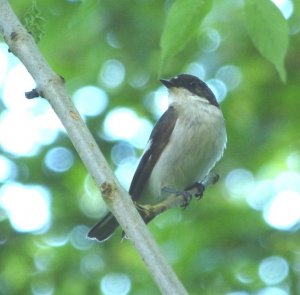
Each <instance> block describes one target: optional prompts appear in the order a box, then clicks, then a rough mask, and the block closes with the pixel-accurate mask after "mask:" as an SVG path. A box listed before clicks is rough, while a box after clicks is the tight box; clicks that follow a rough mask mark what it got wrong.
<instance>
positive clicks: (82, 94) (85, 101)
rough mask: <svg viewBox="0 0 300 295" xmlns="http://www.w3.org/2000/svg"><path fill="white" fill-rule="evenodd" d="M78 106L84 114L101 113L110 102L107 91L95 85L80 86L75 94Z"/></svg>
mask: <svg viewBox="0 0 300 295" xmlns="http://www.w3.org/2000/svg"><path fill="white" fill-rule="evenodd" d="M73 100H74V104H75V106H76V108H77V109H78V111H79V113H80V115H82V116H90V117H93V116H97V115H99V114H101V113H102V112H103V111H104V110H105V108H106V107H107V104H108V97H107V94H106V92H104V91H103V90H102V89H101V88H98V87H95V86H85V87H82V88H79V89H78V90H77V91H76V92H75V93H74V95H73Z"/></svg>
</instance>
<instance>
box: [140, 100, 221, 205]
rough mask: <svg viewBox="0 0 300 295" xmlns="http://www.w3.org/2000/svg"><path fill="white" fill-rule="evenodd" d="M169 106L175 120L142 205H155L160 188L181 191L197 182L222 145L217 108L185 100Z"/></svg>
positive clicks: (215, 160) (214, 162)
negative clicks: (173, 110) (144, 203)
mask: <svg viewBox="0 0 300 295" xmlns="http://www.w3.org/2000/svg"><path fill="white" fill-rule="evenodd" d="M172 105H173V106H174V108H175V109H176V111H177V112H178V119H177V122H176V125H175V127H174V130H173V133H172V135H171V137H170V140H169V142H168V144H167V146H166V147H165V149H164V151H163V152H162V154H161V156H160V158H159V160H158V162H157V163H156V165H155V166H154V168H153V171H152V173H151V176H150V179H149V181H148V183H147V186H146V188H145V190H144V193H143V197H142V202H147V203H148V200H149V203H155V202H156V201H157V200H158V199H159V198H160V197H161V195H162V192H161V189H162V188H163V187H168V188H172V189H175V190H179V191H183V190H184V189H185V188H186V187H188V186H190V185H192V184H193V183H195V182H197V181H201V180H202V179H203V178H204V177H205V176H206V175H207V174H208V173H209V171H210V170H211V169H212V168H213V167H214V165H215V164H216V162H217V161H218V160H219V159H220V158H221V156H222V154H223V151H224V148H225V145H226V130H225V124H224V118H223V115H222V112H221V110H220V109H219V108H217V107H216V106H214V105H211V104H209V103H208V102H207V101H206V100H199V99H195V97H191V99H188V100H187V99H186V97H185V100H181V101H177V102H176V101H175V102H173V103H172ZM150 200H151V202H150Z"/></svg>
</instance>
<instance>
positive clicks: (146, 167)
mask: <svg viewBox="0 0 300 295" xmlns="http://www.w3.org/2000/svg"><path fill="white" fill-rule="evenodd" d="M160 81H161V83H162V84H164V85H165V86H166V87H167V88H168V90H169V108H168V109H167V111H166V112H165V113H164V114H163V115H162V116H161V118H160V119H159V120H158V122H157V123H156V125H155V127H154V129H153V130H152V133H151V135H150V139H149V141H148V145H147V147H146V149H145V151H144V153H143V155H142V158H141V160H140V163H139V165H138V167H137V169H136V172H135V174H134V176H133V179H132V182H131V185H130V188H129V194H130V196H131V198H132V199H133V200H134V201H136V202H138V203H140V204H156V203H158V202H159V201H161V200H162V199H163V198H164V197H165V196H166V194H165V193H164V189H170V190H173V191H176V192H184V191H185V190H186V189H188V188H190V187H192V186H193V185H194V184H196V183H197V182H199V181H200V182H201V181H202V180H203V179H204V178H205V176H207V175H208V173H209V172H210V170H211V169H212V168H213V167H214V166H215V164H216V162H217V161H218V160H219V159H220V158H221V157H222V155H223V151H224V149H225V146H226V140H227V136H226V128H225V123H224V118H223V115H222V111H221V110H220V107H219V104H218V102H217V100H216V98H215V96H214V94H213V92H212V91H211V89H210V88H209V87H208V86H207V84H205V83H204V82H203V81H201V80H200V79H198V78H197V77H195V76H192V75H187V74H181V75H178V76H176V77H173V78H171V79H169V80H163V79H162V80H160ZM118 225H119V224H118V222H117V220H116V219H115V218H114V216H113V215H112V214H111V213H108V214H107V215H106V216H105V217H104V218H103V219H102V220H101V221H100V222H98V223H97V224H96V225H95V226H94V227H93V228H92V229H91V230H90V231H89V233H88V237H89V238H93V239H97V240H99V241H104V240H106V239H108V238H109V237H110V236H111V235H112V234H113V232H114V231H115V229H116V228H117V227H118Z"/></svg>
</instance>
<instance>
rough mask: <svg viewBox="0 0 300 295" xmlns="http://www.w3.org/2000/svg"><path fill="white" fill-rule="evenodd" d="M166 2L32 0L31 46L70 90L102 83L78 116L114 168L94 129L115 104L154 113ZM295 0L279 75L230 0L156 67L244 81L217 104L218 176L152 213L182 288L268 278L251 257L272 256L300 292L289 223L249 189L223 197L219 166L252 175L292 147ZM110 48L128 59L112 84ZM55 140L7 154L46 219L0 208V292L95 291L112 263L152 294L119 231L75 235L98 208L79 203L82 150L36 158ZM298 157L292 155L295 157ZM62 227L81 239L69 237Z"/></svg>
mask: <svg viewBox="0 0 300 295" xmlns="http://www.w3.org/2000/svg"><path fill="white" fill-rule="evenodd" d="M205 2H206V1H205ZM207 2H209V1H207ZM171 4H172V1H160V0H134V1H129V0H123V1H117V0H113V1H101V0H85V1H76V0H73V1H71V0H70V1H63V0H51V1H50V0H43V1H37V5H38V8H39V11H40V13H41V15H42V17H43V18H44V19H45V20H46V24H45V36H44V37H43V38H42V39H41V41H40V43H39V47H40V49H41V52H42V53H43V55H44V56H45V57H46V59H47V61H48V62H49V64H50V65H51V66H52V67H53V69H54V70H55V71H56V72H57V73H59V74H60V75H62V76H63V77H64V78H65V79H66V86H67V88H68V90H69V93H70V94H71V95H72V93H74V91H75V90H76V89H78V88H80V87H82V86H84V85H97V86H99V87H101V88H102V89H104V90H105V91H106V92H107V93H108V95H109V106H108V108H107V109H106V110H105V112H104V113H103V114H102V115H101V116H99V117H97V118H92V119H87V124H88V126H89V128H90V130H91V131H92V133H93V134H94V135H95V136H96V138H97V141H98V142H99V145H100V147H101V150H102V151H103V153H104V154H105V156H106V158H107V160H108V161H109V163H110V164H111V166H112V168H116V167H115V165H114V163H113V162H112V160H111V157H110V155H111V149H112V147H113V146H114V145H115V144H116V142H114V141H105V140H104V139H103V137H99V130H101V126H102V124H103V120H104V118H105V116H106V114H107V113H108V112H109V111H110V110H111V109H113V108H115V107H117V106H126V107H129V108H131V109H133V110H134V111H135V112H137V113H138V115H140V116H142V117H146V118H148V119H150V120H152V121H153V122H154V121H155V118H153V115H152V113H151V111H150V109H148V108H147V107H145V105H144V104H143V101H144V99H145V98H146V97H147V96H148V95H149V94H150V93H152V92H153V91H155V90H156V89H157V87H158V86H159V82H158V78H159V76H158V71H159V66H160V54H161V49H160V38H161V36H162V32H163V30H164V25H165V20H166V17H167V13H168V11H169V9H170V6H171ZM11 5H12V6H13V9H14V10H15V12H16V14H17V15H18V16H19V17H20V18H21V19H22V20H23V21H24V18H23V16H24V14H25V13H26V11H27V10H28V8H29V7H31V5H32V3H31V0H23V1H11ZM294 5H295V6H294V8H295V9H296V8H297V10H295V12H294V14H293V15H292V17H291V18H290V19H289V20H288V23H289V27H290V41H289V48H288V52H287V56H286V62H285V64H286V72H287V82H286V84H283V83H282V82H281V81H280V78H279V76H278V75H277V73H276V69H274V67H273V66H272V64H271V63H269V62H268V61H267V60H265V59H264V58H263V57H262V56H261V55H260V54H259V53H258V52H257V50H256V49H255V47H254V45H253V43H252V41H251V39H250V37H249V34H248V31H247V26H246V21H245V17H244V10H243V4H242V3H241V1H234V0H216V1H214V5H213V6H212V7H211V8H210V11H209V14H208V15H207V16H206V18H205V20H204V22H202V25H201V30H200V31H199V32H198V35H197V36H196V35H193V38H191V39H190V38H189V40H188V43H187V46H186V47H185V48H184V49H183V50H181V52H178V54H177V55H176V57H175V58H174V59H172V60H170V61H169V63H168V67H167V68H165V69H161V74H162V75H163V77H170V76H173V75H176V74H178V73H183V72H187V71H188V70H189V69H190V66H191V64H192V63H199V64H201V65H203V67H205V70H206V75H205V80H208V79H211V78H214V76H215V75H216V73H217V72H218V70H219V69H220V68H221V67H222V66H224V65H234V66H236V67H238V68H239V70H240V71H241V74H242V80H241V83H240V84H239V85H238V87H237V88H235V89H233V90H232V91H229V92H228V93H227V96H226V98H225V99H224V101H223V102H222V105H221V107H222V110H223V112H224V116H225V118H226V122H227V130H228V147H227V149H226V152H225V155H224V158H223V159H222V161H221V162H220V163H219V164H218V166H217V167H216V171H218V172H219V173H220V175H221V181H220V182H219V183H218V184H217V185H215V186H214V187H211V188H209V189H207V191H206V192H205V197H204V199H203V200H202V201H200V202H196V201H193V202H192V203H191V205H190V206H189V207H188V208H187V209H185V210H181V209H174V210H172V211H170V212H167V213H165V214H164V215H163V216H160V217H158V218H157V220H155V221H153V222H152V223H151V224H150V225H149V229H150V230H151V232H152V233H153V235H154V236H155V238H156V240H157V242H158V243H159V245H160V247H161V249H162V251H163V252H164V253H165V255H166V257H167V259H168V260H169V261H170V263H171V264H172V266H173V267H174V269H175V271H176V272H177V274H178V276H179V277H180V278H181V279H182V281H183V283H184V285H185V286H186V287H187V289H188V290H189V292H190V294H195V295H196V294H205V295H214V294H227V293H228V294H229V293H230V292H238V291H240V292H242V291H244V292H246V293H241V294H258V293H256V292H258V291H259V290H262V289H263V288H265V287H266V286H267V285H266V283H265V282H264V281H263V280H262V279H261V277H260V276H259V271H258V269H259V265H260V264H261V262H262V260H263V259H265V258H268V257H270V256H280V257H283V258H284V259H285V260H286V261H287V262H288V265H289V273H288V276H287V277H286V278H285V280H284V281H283V282H281V283H280V284H279V285H278V286H279V287H282V288H285V289H286V290H287V292H288V293H286V294H300V279H299V277H300V273H299V272H300V268H299V261H300V255H299V244H300V238H299V234H298V232H297V231H296V230H293V231H292V230H291V231H280V230H277V229H274V228H272V227H270V226H269V225H268V224H267V223H266V222H265V221H264V219H263V216H262V213H261V212H260V211H255V210H253V209H251V208H250V207H249V205H248V204H247V202H246V200H245V196H246V192H245V193H243V192H240V193H239V195H238V197H232V195H231V194H230V190H229V189H228V186H226V185H225V183H224V179H225V178H226V175H228V173H230V171H232V170H234V169H238V168H243V169H247V170H248V171H250V172H251V173H253V175H254V179H255V181H259V180H265V179H270V178H274V177H276V176H277V175H278V174H279V173H280V172H282V171H288V170H289V169H290V168H289V167H288V165H287V158H288V157H289V155H291V154H292V153H295V152H296V153H299V149H300V127H299V126H300V115H299V110H300V100H299V98H298V93H299V92H298V91H299V90H300V86H299V81H300V73H299V70H298V69H299V67H300V59H299V50H300V38H299V33H298V32H299V27H300V19H299V15H300V13H299V3H298V2H297V1H294ZM199 15H201V13H199ZM186 19H187V20H188V19H189V15H187V16H186ZM169 25H171V24H169ZM274 26H276V23H274ZM176 27H177V26H176ZM212 29H213V30H214V31H213V32H218V33H219V34H220V43H219V45H218V46H217V47H216V48H214V49H213V50H212V49H211V38H210V34H209V32H211V31H210V30H212ZM194 33H195V32H193V34H194ZM172 38H174V36H173V37H172ZM166 40H168V39H166ZM166 40H165V41H164V42H166ZM168 42H169V41H168ZM172 42H174V40H173V39H172ZM180 46H181V45H180ZM165 50H166V51H167V50H170V49H165ZM175 53H176V52H174V54H175ZM110 59H116V60H118V61H120V62H121V63H122V64H123V65H124V67H125V69H126V76H125V80H124V82H123V83H122V84H121V85H120V86H119V87H116V88H109V87H107V85H105V83H103V81H102V80H101V79H99V72H100V71H101V69H102V66H103V64H104V63H105V62H106V61H107V60H110ZM139 77H144V78H145V80H146V83H144V84H143V85H142V86H139V87H135V86H134V83H133V81H135V80H136V79H138V78H139ZM58 145H59V146H66V147H69V148H71V149H73V148H72V145H71V143H70V142H69V140H68V138H67V136H66V135H65V134H61V135H60V137H59V138H58V139H57V141H56V142H55V143H53V144H51V145H49V146H45V147H44V148H43V149H42V150H41V152H40V154H39V155H38V156H36V157H23V158H16V159H14V157H13V156H11V155H9V154H6V157H8V158H11V159H13V160H14V161H15V162H16V164H17V165H18V168H19V174H18V176H17V179H16V181H19V182H21V183H38V184H42V185H45V186H47V187H49V188H50V190H51V192H52V203H51V209H52V225H51V228H50V229H49V230H48V231H47V232H46V233H43V234H30V233H28V234H20V233H18V232H15V231H14V230H13V229H12V228H11V226H10V224H9V221H8V220H7V219H4V220H2V221H1V223H0V227H1V230H0V261H1V266H0V294H58V295H59V294H74V295H76V294H102V293H101V291H100V288H99V286H100V281H101V280H102V279H103V278H104V277H105V276H106V275H107V274H110V273H123V274H126V275H128V276H129V278H130V280H131V283H132V285H131V291H130V294H159V291H158V289H157V287H156V286H155V284H154V283H153V281H152V279H151V277H150V275H149V274H148V273H147V271H146V269H145V267H144V265H143V262H142V261H141V259H140V258H139V257H138V255H137V253H136V252H135V250H134V248H133V247H132V246H131V244H130V242H129V241H124V242H122V243H121V242H120V232H119V233H117V234H116V235H115V236H114V237H113V238H112V239H111V240H109V241H107V242H105V243H103V244H99V243H96V242H90V241H86V240H85V238H84V235H80V236H79V237H76V230H77V229H79V232H80V229H84V231H85V232H86V231H87V230H88V227H90V226H92V225H93V224H94V222H95V221H96V220H94V219H93V220H92V219H91V218H89V217H88V216H86V215H85V214H83V212H82V211H81V209H80V207H79V202H80V199H81V196H82V194H83V193H84V179H85V177H86V170H85V168H84V166H83V165H82V163H81V161H80V159H79V158H76V163H75V164H74V166H73V167H72V168H71V169H70V170H69V171H68V172H65V173H63V174H56V173H53V172H50V171H48V170H47V169H45V167H44V157H45V154H46V153H47V151H48V150H49V149H51V148H52V147H53V146H58ZM3 153H4V154H5V151H3ZM137 153H138V154H140V153H141V151H137ZM299 168H300V165H299V163H298V166H296V168H294V169H296V170H298V171H299ZM247 193H249V192H247ZM74 236H75V237H74ZM71 238H72V239H79V241H78V242H77V243H75V244H74V243H72V242H71V241H72V239H71ZM64 240H66V242H63V241H64ZM78 244H79V245H81V246H78ZM276 286H277V285H276ZM49 290H50V293H47V292H49ZM51 290H52V293H51ZM43 292H44V293H43ZM247 292H248V293H247Z"/></svg>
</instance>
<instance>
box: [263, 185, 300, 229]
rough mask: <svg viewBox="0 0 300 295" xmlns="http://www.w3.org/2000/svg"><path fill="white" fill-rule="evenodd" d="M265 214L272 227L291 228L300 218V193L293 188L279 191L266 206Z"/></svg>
mask: <svg viewBox="0 0 300 295" xmlns="http://www.w3.org/2000/svg"><path fill="white" fill-rule="evenodd" d="M263 216H264V219H265V221H266V222H267V223H268V224H269V225H271V226H272V227H274V228H277V229H281V230H290V229H291V228H292V227H294V226H295V225H297V224H298V223H299V220H300V194H299V193H297V192H295V191H291V190H286V191H282V192H279V193H278V194H277V195H276V196H275V197H274V198H273V199H272V200H271V201H270V203H269V204H268V205H267V206H266V207H265V209H264V211H263Z"/></svg>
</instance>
